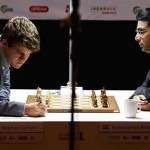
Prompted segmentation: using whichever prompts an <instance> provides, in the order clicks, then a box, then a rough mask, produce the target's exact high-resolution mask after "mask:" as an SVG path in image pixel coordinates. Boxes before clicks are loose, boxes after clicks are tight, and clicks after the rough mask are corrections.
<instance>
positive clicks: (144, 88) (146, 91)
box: [130, 70, 150, 102]
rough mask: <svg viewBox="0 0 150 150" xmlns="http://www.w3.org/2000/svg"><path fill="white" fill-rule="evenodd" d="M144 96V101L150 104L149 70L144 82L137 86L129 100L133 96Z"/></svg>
mask: <svg viewBox="0 0 150 150" xmlns="http://www.w3.org/2000/svg"><path fill="white" fill-rule="evenodd" d="M140 94H142V95H144V96H145V97H146V99H147V100H148V101H149V102H150V70H149V72H148V73H147V75H146V79H145V81H144V82H143V83H142V85H141V86H139V87H138V88H137V89H136V90H135V92H134V93H133V95H132V96H131V97H130V98H133V96H134V95H140Z"/></svg>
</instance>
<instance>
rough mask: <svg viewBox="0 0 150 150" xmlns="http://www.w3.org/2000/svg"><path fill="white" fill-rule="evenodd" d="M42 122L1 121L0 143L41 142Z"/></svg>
mask: <svg viewBox="0 0 150 150" xmlns="http://www.w3.org/2000/svg"><path fill="white" fill-rule="evenodd" d="M43 133H44V129H43V122H36V123H35V122H1V123H0V143H8V144H9V143H42V142H43Z"/></svg>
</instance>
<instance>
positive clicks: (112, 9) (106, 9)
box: [91, 6, 117, 14]
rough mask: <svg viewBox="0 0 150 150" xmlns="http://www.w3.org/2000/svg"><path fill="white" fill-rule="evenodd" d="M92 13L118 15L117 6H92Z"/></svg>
mask: <svg viewBox="0 0 150 150" xmlns="http://www.w3.org/2000/svg"><path fill="white" fill-rule="evenodd" d="M91 11H92V12H101V14H117V7H116V6H91Z"/></svg>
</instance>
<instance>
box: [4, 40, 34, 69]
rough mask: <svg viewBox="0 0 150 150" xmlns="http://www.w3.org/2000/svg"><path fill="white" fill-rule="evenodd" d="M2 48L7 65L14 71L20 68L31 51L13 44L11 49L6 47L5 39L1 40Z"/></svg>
mask: <svg viewBox="0 0 150 150" xmlns="http://www.w3.org/2000/svg"><path fill="white" fill-rule="evenodd" d="M2 48H3V50H4V54H5V57H6V59H7V61H8V63H9V64H10V65H11V66H12V67H13V68H16V69H18V68H20V67H21V66H22V65H23V64H24V63H25V62H26V60H27V59H28V58H29V56H30V54H31V51H30V50H29V49H27V48H26V47H25V46H23V45H21V44H13V46H12V47H8V43H7V41H6V40H5V39H3V40H2Z"/></svg>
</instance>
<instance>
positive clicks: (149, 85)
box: [130, 8, 150, 110]
mask: <svg viewBox="0 0 150 150" xmlns="http://www.w3.org/2000/svg"><path fill="white" fill-rule="evenodd" d="M136 19H137V28H136V30H135V31H136V36H135V40H136V41H137V42H138V43H139V46H140V47H141V50H142V51H143V52H146V53H150V8H146V9H145V10H139V12H138V14H137V16H136ZM130 98H134V99H137V100H138V101H139V103H141V108H142V110H150V71H149V72H148V73H147V76H146V79H145V81H144V82H143V83H142V85H141V86H139V87H138V88H137V89H136V90H135V92H134V93H133V95H132V96H131V97H130Z"/></svg>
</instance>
